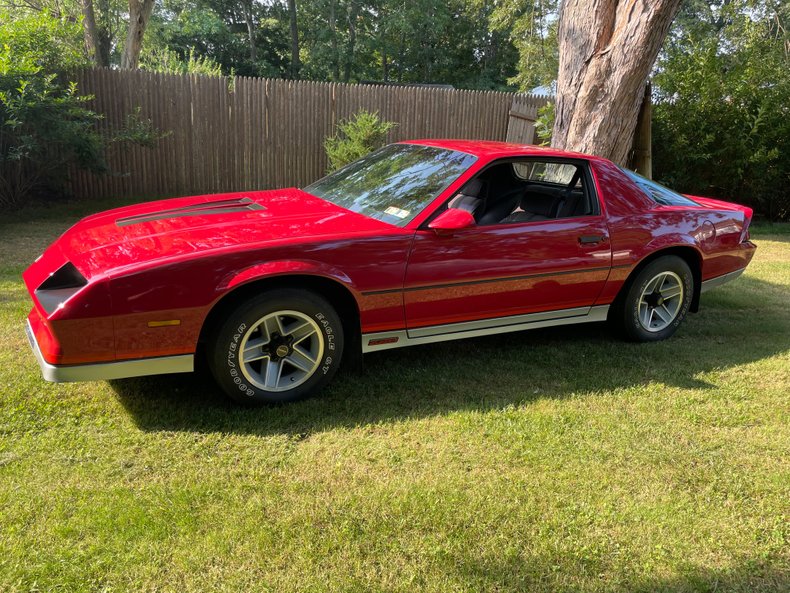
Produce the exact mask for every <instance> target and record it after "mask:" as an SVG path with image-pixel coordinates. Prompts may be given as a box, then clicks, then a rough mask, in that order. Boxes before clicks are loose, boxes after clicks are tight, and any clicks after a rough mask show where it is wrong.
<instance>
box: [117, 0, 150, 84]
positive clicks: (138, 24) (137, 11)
mask: <svg viewBox="0 0 790 593" xmlns="http://www.w3.org/2000/svg"><path fill="white" fill-rule="evenodd" d="M153 8H154V0H129V33H128V34H127V35H126V45H124V48H123V55H122V56H121V68H123V69H127V70H135V69H137V66H138V64H139V63H140V50H141V49H142V48H143V35H145V28H146V27H147V26H148V21H149V20H150V18H151V11H152V10H153Z"/></svg>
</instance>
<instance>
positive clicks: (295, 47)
mask: <svg viewBox="0 0 790 593" xmlns="http://www.w3.org/2000/svg"><path fill="white" fill-rule="evenodd" d="M288 20H289V21H290V25H291V78H298V77H299V70H301V68H302V64H301V62H300V61H299V23H298V22H297V20H296V0H288Z"/></svg>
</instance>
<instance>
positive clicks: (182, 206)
mask: <svg viewBox="0 0 790 593" xmlns="http://www.w3.org/2000/svg"><path fill="white" fill-rule="evenodd" d="M387 229H390V230H391V229H393V227H391V226H390V225H388V224H386V223H383V222H381V221H378V220H375V219H372V218H369V217H367V216H363V215H361V214H356V213H354V212H351V211H349V210H346V209H344V208H341V207H339V206H336V205H334V204H332V203H331V202H327V201H325V200H321V199H319V198H317V197H315V196H313V195H311V194H308V193H306V192H303V191H301V190H299V189H296V188H290V189H283V190H270V191H254V192H239V193H227V194H213V195H205V196H193V197H188V198H176V199H170V200H160V201H156V202H147V203H144V204H137V205H134V206H127V207H124V208H117V209H114V210H108V211H106V212H101V213H99V214H94V215H92V216H89V217H87V218H84V219H83V220H81V221H80V222H78V223H77V224H76V225H74V226H73V227H71V228H70V229H69V230H68V231H66V232H65V233H64V234H63V236H62V237H61V238H60V239H59V240H58V242H57V243H56V245H55V246H53V247H57V248H58V249H59V250H60V251H61V253H62V255H63V256H64V258H65V259H67V260H69V261H71V262H72V263H73V264H74V265H75V266H76V267H77V269H78V270H79V271H80V272H81V273H82V274H83V275H84V276H86V277H87V278H91V277H94V276H97V275H102V274H105V273H108V272H111V271H118V270H119V269H128V268H129V267H139V266H147V265H150V264H151V263H152V262H154V261H156V262H159V261H161V260H179V259H181V258H189V257H193V256H195V255H196V254H202V255H205V254H207V253H209V252H211V253H213V252H216V251H218V250H233V249H234V248H236V247H240V246H249V247H253V246H256V245H262V246H263V245H265V244H268V243H272V242H277V243H279V244H284V243H291V242H301V241H305V240H310V239H315V238H318V237H326V236H345V235H349V234H359V233H366V232H386V230H387Z"/></svg>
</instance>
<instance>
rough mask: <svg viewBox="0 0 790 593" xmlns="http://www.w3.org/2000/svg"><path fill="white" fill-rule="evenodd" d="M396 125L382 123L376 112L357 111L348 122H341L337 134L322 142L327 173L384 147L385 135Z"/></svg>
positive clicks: (388, 122)
mask: <svg viewBox="0 0 790 593" xmlns="http://www.w3.org/2000/svg"><path fill="white" fill-rule="evenodd" d="M396 125H397V124H396V123H394V122H390V121H382V120H381V119H380V118H379V115H378V112H374V113H370V112H369V111H365V110H364V109H363V110H362V111H359V112H358V113H357V114H356V115H354V116H353V117H351V118H350V119H348V120H343V121H341V122H340V123H339V124H338V126H337V133H336V134H335V135H334V136H330V137H328V138H327V139H326V140H324V149H325V150H326V155H327V157H329V171H330V172H331V171H335V170H337V169H339V168H340V167H344V166H345V165H347V164H348V163H351V162H353V161H355V160H357V159H358V158H361V157H363V156H365V155H366V154H368V153H370V152H372V151H374V150H376V149H377V148H380V147H381V146H384V144H385V142H386V139H387V134H388V133H389V131H390V130H391V129H392V128H394V127H395V126H396Z"/></svg>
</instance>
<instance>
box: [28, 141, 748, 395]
mask: <svg viewBox="0 0 790 593" xmlns="http://www.w3.org/2000/svg"><path fill="white" fill-rule="evenodd" d="M751 217H752V210H751V209H750V208H747V207H744V206H739V205H737V204H731V203H728V202H722V201H718V200H712V199H708V198H700V197H693V196H684V195H680V194H678V193H675V192H673V191H671V190H669V189H667V188H665V187H662V186H660V185H658V184H656V183H654V182H652V181H649V180H647V179H644V178H642V177H640V176H638V175H636V174H634V173H632V172H630V171H626V170H623V169H621V168H619V167H617V166H616V165H614V164H613V163H611V162H610V161H607V160H605V159H602V158H596V157H592V156H588V155H583V154H576V153H569V152H561V151H557V150H550V149H543V148H537V147H534V146H519V145H513V144H504V143H498V142H474V141H461V140H424V141H414V142H403V143H398V144H392V145H389V146H386V147H384V148H382V149H380V150H378V151H376V152H374V153H372V154H370V155H368V156H366V157H364V158H362V159H360V160H358V161H356V162H354V163H352V164H350V165H348V166H347V167H345V168H343V169H341V170H339V171H337V172H335V173H332V174H330V175H328V176H327V177H324V178H323V179H320V180H319V181H316V182H315V183H314V184H312V185H310V186H308V187H306V188H304V189H296V188H291V189H282V190H271V191H249V192H240V193H234V194H221V195H210V196H198V197H190V198H178V199H172V200H164V201H158V202H150V203H146V204H139V205H136V206H129V207H125V208H119V209H116V210H110V211H108V212H102V213H100V214H95V215H93V216H89V217H87V218H85V219H84V220H82V221H80V222H78V223H77V224H76V225H74V226H73V227H72V228H70V229H69V230H68V231H66V232H65V233H64V234H63V236H62V237H60V238H59V239H58V240H57V241H56V242H55V243H54V244H53V245H52V246H51V247H49V248H48V249H47V250H46V251H45V252H44V254H43V255H42V256H41V257H39V258H38V259H37V260H36V261H35V263H33V265H31V266H30V267H29V268H28V269H27V270H26V271H25V273H24V280H25V283H26V285H27V288H28V290H29V291H30V295H31V297H32V299H33V303H34V307H33V310H32V311H31V312H30V315H29V317H28V323H27V330H28V336H29V338H30V343H31V345H32V347H33V350H34V352H35V355H36V357H37V358H38V362H39V365H40V366H41V369H42V372H43V375H44V378H45V379H47V380H49V381H85V380H95V379H116V378H121V377H133V376H139V375H153V374H157V373H179V372H190V371H192V370H193V366H194V361H195V356H196V353H197V352H199V351H202V352H203V353H205V359H206V360H207V361H208V364H209V366H210V367H211V370H212V372H213V375H214V377H215V378H216V380H217V382H218V383H219V385H220V386H221V387H222V388H223V389H224V390H225V392H227V394H228V395H230V396H231V397H232V398H233V399H235V400H238V401H241V402H248V403H261V402H284V401H292V400H295V399H298V398H301V397H304V396H306V395H308V394H311V393H314V392H315V391H317V390H318V389H319V388H320V387H322V386H323V385H325V384H326V383H327V382H328V381H329V380H330V379H331V378H332V376H333V375H334V373H335V372H336V371H337V369H338V366H339V365H340V363H341V360H343V359H344V358H345V359H348V358H354V357H359V356H360V355H361V354H362V353H365V352H373V351H377V350H385V349H388V348H399V347H401V346H410V345H412V344H428V343H431V342H440V341H444V340H454V339H458V338H466V337H472V336H481V335H486V334H494V333H500V332H509V331H517V330H523V329H531V328H537V327H547V326H553V325H565V324H570V323H583V322H588V321H603V320H607V319H608V320H609V321H610V322H612V323H613V324H615V325H616V326H618V327H619V328H620V329H621V330H622V332H623V333H624V334H625V336H626V337H628V338H630V339H632V340H640V341H651V340H662V339H664V338H667V337H669V336H671V335H672V334H673V333H674V332H675V330H676V329H677V327H678V325H680V323H681V321H683V318H684V317H685V316H686V313H687V312H688V311H689V310H691V311H696V310H697V308H698V307H699V300H700V293H701V292H703V291H705V290H707V289H709V288H713V287H715V286H718V285H720V284H723V283H724V282H727V281H729V280H732V279H734V278H736V277H737V276H738V275H739V274H741V273H742V272H743V270H744V268H745V267H746V266H747V264H748V263H749V261H750V260H751V258H752V256H753V255H754V250H755V246H754V245H753V244H752V243H751V241H750V240H749V230H748V229H749V223H750V222H751ZM201 360H202V359H201Z"/></svg>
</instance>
